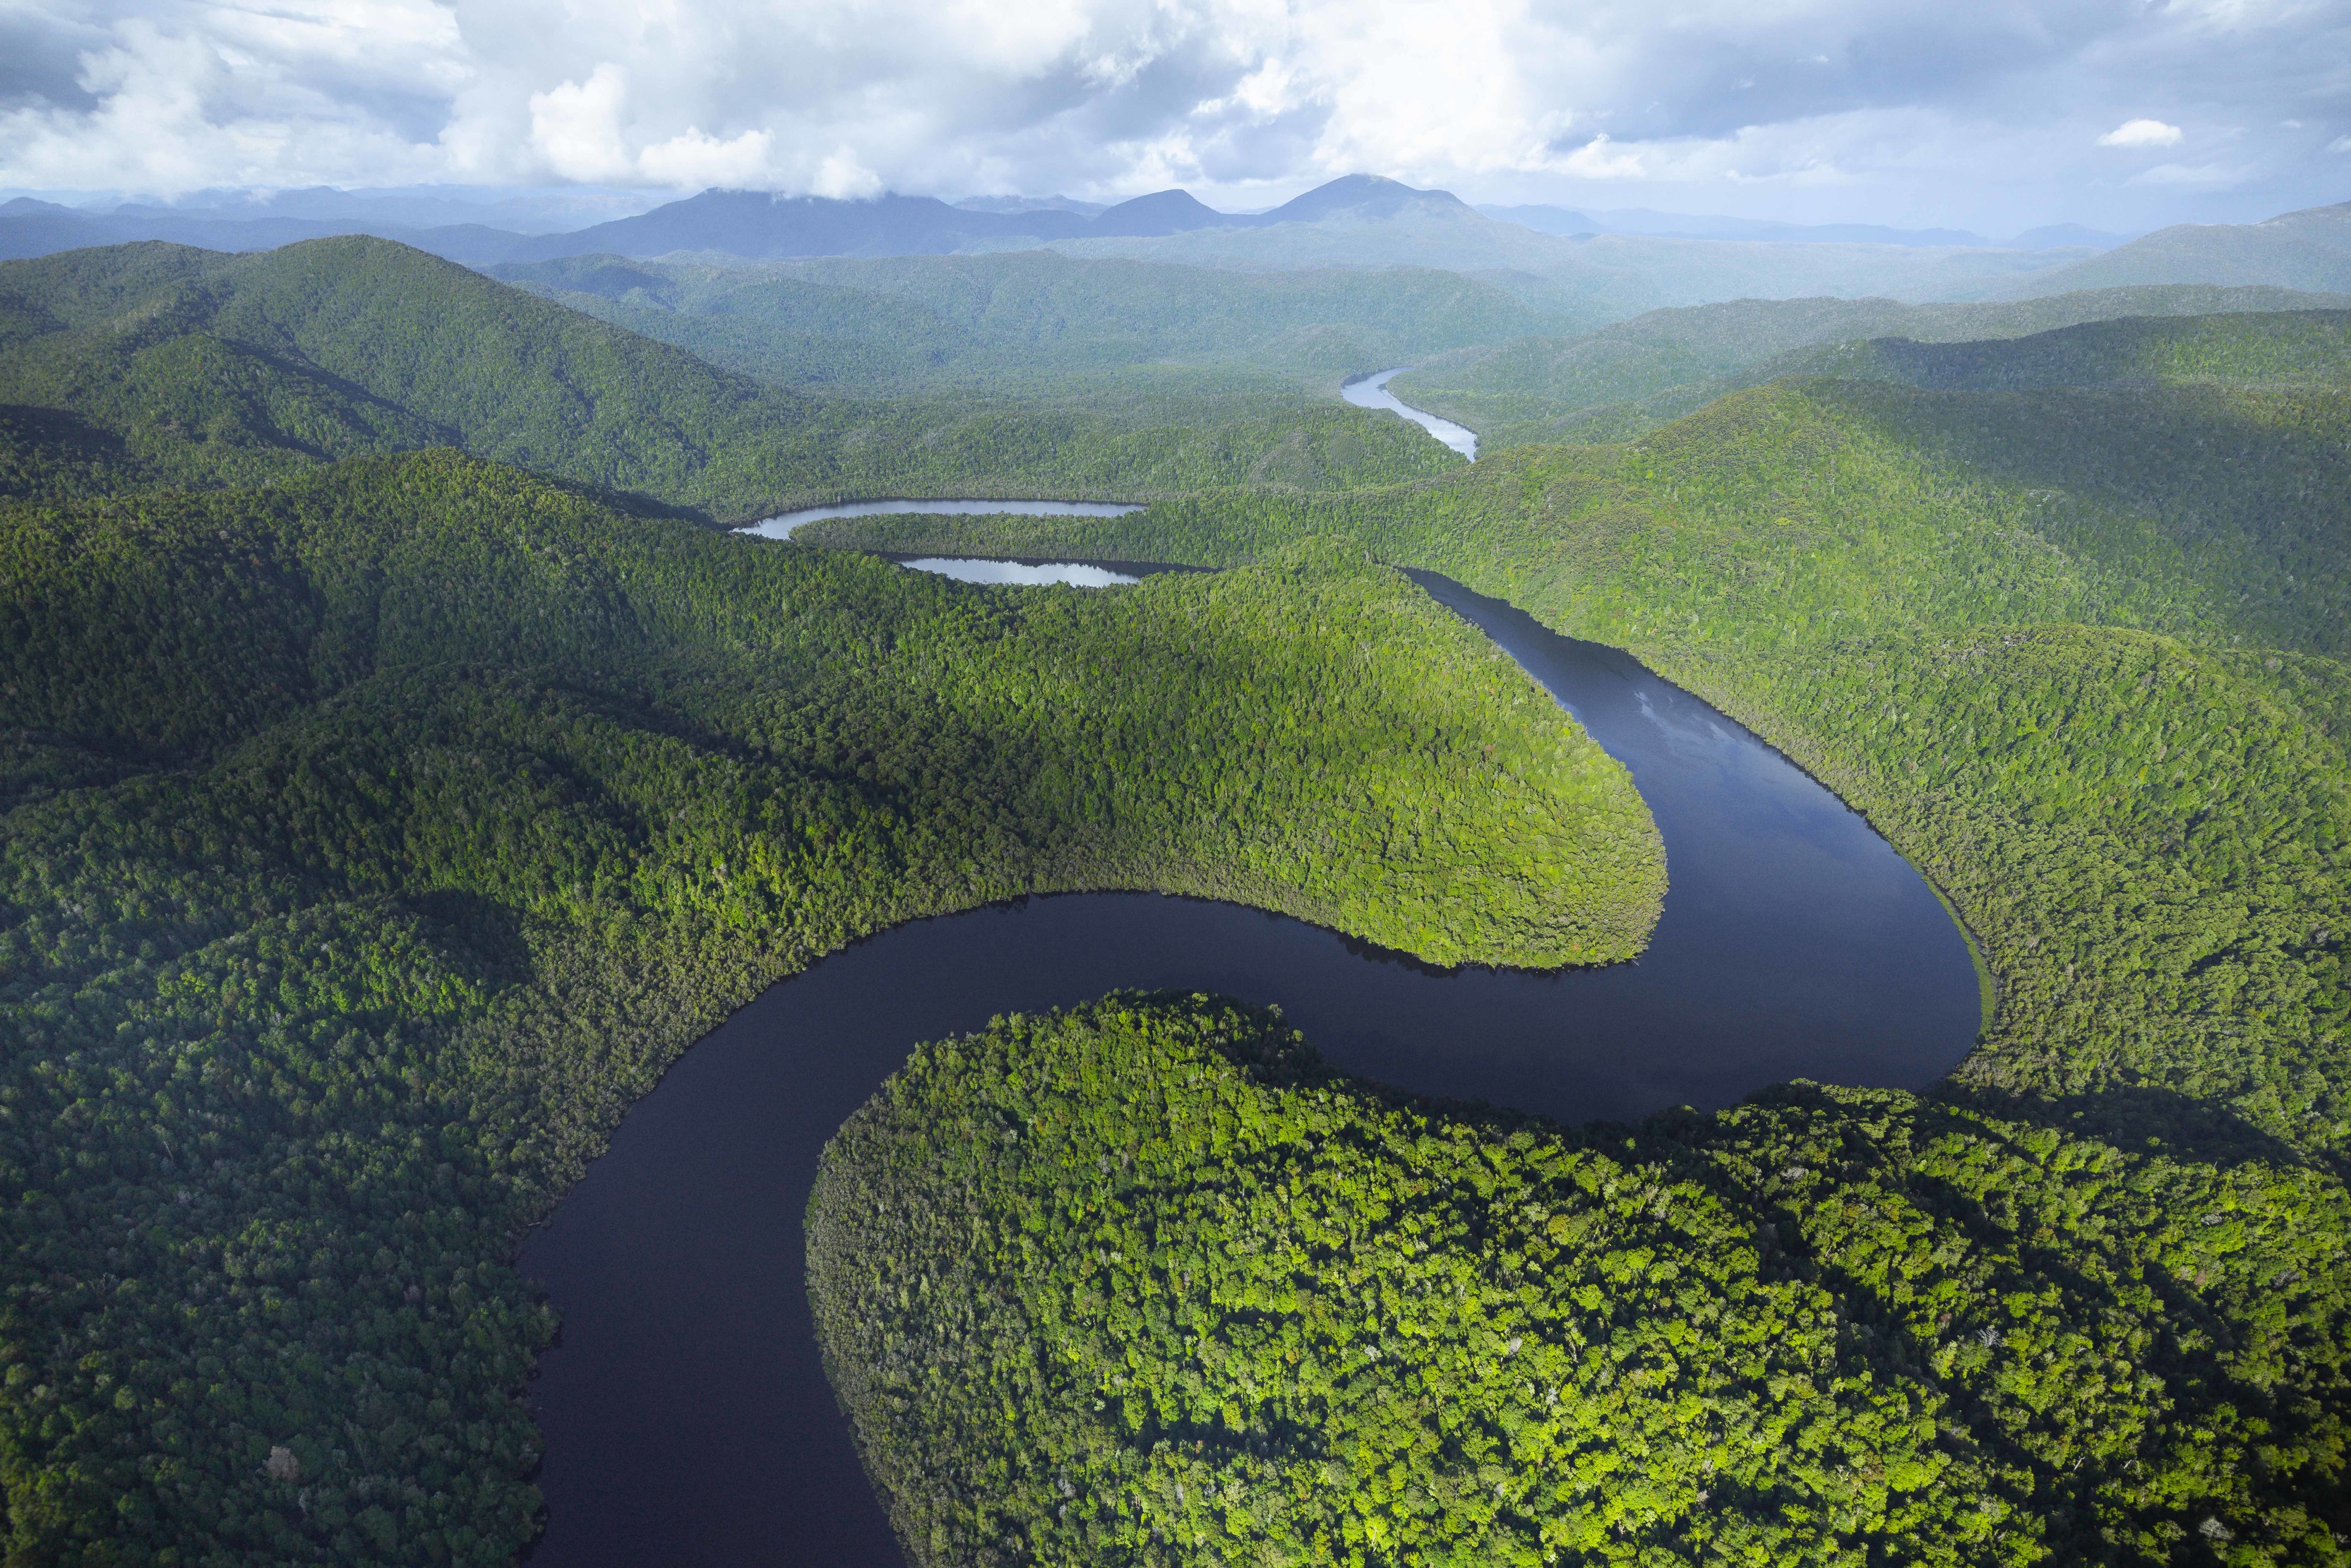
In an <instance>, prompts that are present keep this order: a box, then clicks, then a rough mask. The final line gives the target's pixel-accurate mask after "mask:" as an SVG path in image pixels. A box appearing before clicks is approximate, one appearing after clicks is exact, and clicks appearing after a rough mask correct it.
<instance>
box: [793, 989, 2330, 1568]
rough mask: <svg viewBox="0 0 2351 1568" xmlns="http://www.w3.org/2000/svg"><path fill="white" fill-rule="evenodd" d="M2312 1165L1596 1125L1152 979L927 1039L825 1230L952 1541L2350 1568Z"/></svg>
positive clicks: (854, 1382)
mask: <svg viewBox="0 0 2351 1568" xmlns="http://www.w3.org/2000/svg"><path fill="white" fill-rule="evenodd" d="M2346 1225H2351V1208H2346V1203H2345V1200H2344V1195H2343V1192H2342V1189H2341V1187H2340V1186H2339V1185H2338V1184H2336V1183H2334V1182H2332V1181H2330V1180H2328V1179H2326V1178H2325V1177H2322V1176H2315V1175H2314V1174H2312V1173H2307V1172H2301V1171H2295V1170H2291V1169H2288V1170H2277V1169H2273V1168H2267V1167H2263V1166H2259V1165H2250V1164H2225V1165H2214V1164H2202V1163H2193V1162H2184V1161H2179V1160H2175V1159H2169V1158H2165V1157H2161V1156H2156V1155H2145V1154H2137V1153H2132V1152H2129V1151H2126V1150H2125V1149H2122V1148H2119V1147H2116V1146H2115V1145H2110V1144H2105V1143H2101V1142H2096V1141H2094V1140H2090V1139H2085V1138H2083V1137H2080V1136H2069V1135H2067V1134H2063V1133H2061V1132H2058V1131H2056V1130H2053V1129H2049V1128H2045V1127H2040V1126H2035V1125H2032V1124H2028V1123H2022V1122H2018V1121H2015V1120H2012V1119H2011V1120H2003V1119H2001V1118H1999V1117H1995V1116H1990V1115H1986V1114H1983V1113H1979V1112H1976V1111H1972V1110H1969V1109H1966V1108H1963V1107H1959V1106H1948V1105H1945V1106H1938V1105H1928V1104H1923V1103H1920V1102H1917V1101H1916V1100H1914V1099H1912V1098H1910V1097H1908V1096H1905V1095H1897V1094H1886V1093H1867V1092H1840V1091H1822V1090H1817V1089H1813V1088H1809V1087H1803V1086H1798V1087H1796V1088H1793V1089H1790V1090H1786V1091H1782V1092H1778V1093H1776V1094H1774V1095H1771V1096H1769V1097H1766V1098H1765V1099H1764V1100H1763V1101H1762V1102H1761V1103H1757V1104H1754V1105H1750V1106H1747V1107H1743V1108H1741V1109H1740V1110H1739V1111H1736V1112H1732V1113H1727V1114H1725V1115H1722V1116H1719V1117H1706V1118H1701V1117H1696V1116H1688V1115H1684V1116H1681V1117H1677V1118H1668V1119H1666V1120H1663V1121H1661V1122H1659V1123H1657V1124H1652V1125H1650V1126H1648V1127H1646V1128H1643V1129H1640V1130H1637V1131H1633V1132H1630V1133H1628V1132H1627V1130H1625V1129H1622V1128H1615V1129H1609V1128H1595V1129H1592V1130H1590V1131H1587V1132H1584V1133H1580V1134H1571V1133H1566V1132H1563V1131H1562V1130H1560V1129H1557V1128H1554V1127H1550V1126H1547V1125H1544V1124H1541V1123H1537V1122H1533V1121H1517V1120H1513V1119H1511V1118H1510V1117H1508V1116H1507V1115H1471V1114H1468V1113H1464V1112H1462V1111H1460V1110H1458V1109H1454V1108H1448V1107H1446V1106H1442V1105H1437V1104H1430V1103H1413V1102H1407V1101H1402V1100H1397V1099H1392V1098H1386V1097H1384V1096H1382V1095H1380V1094H1378V1093H1377V1092H1373V1091H1369V1090H1367V1089H1365V1088H1364V1087H1363V1086H1361V1085H1356V1084H1353V1083H1350V1082H1345V1081H1343V1080H1341V1079H1338V1078H1336V1077H1334V1076H1332V1075H1331V1074H1329V1073H1327V1072H1325V1071H1322V1068H1321V1067H1320V1065H1319V1063H1318V1062H1317V1061H1316V1060H1315V1059H1314V1057H1313V1056H1312V1054H1311V1051H1309V1050H1308V1049H1307V1048H1306V1046H1305V1045H1304V1043H1303V1041H1302V1040H1300V1039H1299V1037H1298V1036H1296V1035H1295V1034H1291V1033H1288V1032H1287V1031H1285V1030H1283V1029H1282V1028H1281V1026H1280V1021H1279V1018H1278V1016H1277V1015H1273V1014H1270V1013H1266V1012H1260V1011H1256V1010H1253V1009H1244V1008H1241V1007H1238V1006H1237V1005H1234V1004H1231V1003H1227V1002H1222V1001H1217V1000H1214V999H1212V998H1204V997H1191V998H1181V997H1174V996H1160V997H1140V996H1114V997H1112V998H1107V999H1105V1000H1104V1001H1102V1002H1100V1003H1096V1004H1094V1005H1092V1007H1089V1008H1084V1009H1076V1010H1073V1011H1071V1012H1068V1013H1063V1014H1060V1015H1055V1016H1053V1017H1050V1018H1013V1019H999V1020H998V1021H997V1022H996V1023H995V1024H993V1025H992V1026H991V1027H990V1028H989V1029H988V1030H987V1031H986V1032H984V1033H982V1034H979V1035H976V1036H972V1037H968V1038H966V1039H962V1040H949V1041H943V1042H940V1043H938V1044H935V1045H931V1046H926V1047H924V1048H922V1049H920V1050H918V1051H916V1053H915V1056H914V1061H912V1062H911V1063H910V1064H909V1066H908V1067H907V1068H906V1069H905V1070H904V1071H901V1072H900V1073H899V1074H897V1075H896V1076H895V1077H894V1078H893V1079H892V1081H891V1082H890V1083H889V1084H887V1085H886V1086H885V1087H884V1088H883V1091H882V1092H880V1093H879V1094H877V1095H876V1096H875V1097H874V1099H873V1100H872V1102H871V1103H869V1104H868V1105H867V1106H866V1107H865V1109H863V1110H862V1111H861V1112H860V1113H858V1114H857V1115H856V1116H854V1117H852V1119H851V1121H850V1122H849V1123H848V1124H846V1125H845V1126H844V1127H843V1128H842V1130H841V1134H839V1135H838V1136H837V1137H836V1139H835V1140H834V1142H833V1144H832V1145H831V1147H830V1148H829V1149H828V1151H827V1154H826V1157H825V1162H824V1166H823V1169H822V1172H821V1175H820V1178H819V1182H818V1186H817V1189H816V1191H815V1194H814V1195H813V1197H812V1198H811V1200H810V1284H811V1291H812V1295H813V1297H814V1300H815V1302H816V1306H817V1312H818V1319H819V1324H820V1333H821V1335H822V1337H823V1339H824V1342H825V1344H826V1348H827V1352H828V1355H829V1357H830V1364H831V1367H832V1369H833V1372H834V1375H835V1379H836V1385H837V1386H838V1387H839V1388H840V1389H841V1395H842V1399H843V1402H844V1404H845V1405H846V1406H848V1408H849V1409H850V1411H851V1413H852V1416H854V1418H855V1420H856V1422H857V1426H858V1430H859V1434H860V1437H861V1440H862V1448H863V1451H864V1454H865V1457H866V1460H867V1463H868V1466H869V1468H870V1469H872V1472H873V1474H874V1476H875V1478H876V1479H877V1480H878V1481H879V1482H880V1483H881V1485H882V1486H883V1490H884V1494H885V1496H886V1497H887V1498H888V1499H889V1500H890V1503H891V1506H892V1513H893V1521H894V1522H895V1523H896V1525H897V1527H898V1530H899V1532H900V1534H901V1537H902V1539H904V1541H905V1542H906V1544H907V1546H908V1549H909V1553H910V1555H911V1556H912V1557H913V1558H914V1561H915V1562H916V1563H921V1564H924V1565H925V1568H936V1565H943V1564H950V1563H1008V1562H1036V1563H1085V1564H1115V1563H1348V1564H1373V1563H1430V1564H1437V1563H1460V1564H1469V1563H1478V1564H1485V1563H1527V1564H1537V1563H1551V1562H1574V1563H1698V1562H1708V1563H1756V1564H1764V1563H1799V1562H1802V1563H1839V1564H1855V1565H1858V1564H1863V1563H1891V1562H1901V1563H2030V1562H2034V1561H2040V1560H2043V1559H2045V1558H2048V1557H2050V1556H2052V1555H2054V1556H2056V1557H2058V1558H2060V1559H2061V1560H2072V1561H2089V1562H2100V1563H2126V1562H2139V1563H2164V1562H2168V1561H2171V1560H2172V1557H2173V1552H2174V1549H2175V1546H2176V1545H2177V1544H2178V1543H2179V1542H2182V1541H2183V1540H2193V1541H2197V1542H2203V1543H2209V1544H2210V1545H2212V1546H2214V1547H2217V1548H2223V1549H2224V1550H2223V1551H2222V1553H2221V1554H2222V1555H2223V1556H2224V1558H2225V1560H2227V1561H2230V1562H2232V1563H2247V1564H2251V1563H2270V1562H2283V1561H2305V1562H2341V1561H2343V1560H2344V1552H2343V1549H2342V1547H2341V1545H2340V1544H2339V1543H2337V1542H2335V1539H2334V1537H2333V1536H2332V1535H2331V1534H2330V1533H2329V1532H2328V1531H2327V1529H2326V1528H2325V1524H2324V1523H2323V1522H2321V1521H2320V1519H2318V1518H2314V1517H2313V1513H2312V1505H2313V1504H2317V1505H2319V1506H2320V1507H2321V1508H2324V1507H2325V1504H2326V1502H2327V1500H2328V1498H2327V1494H2328V1490H2329V1489H2330V1487H2331V1486H2332V1485H2334V1484H2337V1483H2339V1481H2340V1479H2341V1475H2342V1468H2343V1462H2344V1454H2343V1451H2342V1450H2343V1442H2344V1439H2345V1437H2346V1416H2345V1411H2346V1396H2351V1382H2346V1376H2345V1371H2346V1369H2345V1366H2344V1364H2343V1352H2342V1338H2343V1335H2344V1333H2345V1331H2346V1327H2351V1247H2346Z"/></svg>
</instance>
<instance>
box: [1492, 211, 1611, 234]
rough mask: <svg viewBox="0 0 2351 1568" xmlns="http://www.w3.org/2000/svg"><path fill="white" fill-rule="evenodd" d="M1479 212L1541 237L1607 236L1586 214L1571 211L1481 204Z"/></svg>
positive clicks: (1600, 226)
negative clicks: (1533, 232) (1528, 230)
mask: <svg viewBox="0 0 2351 1568" xmlns="http://www.w3.org/2000/svg"><path fill="white" fill-rule="evenodd" d="M1478 210H1479V212H1481V213H1483V214H1486V215H1487V216H1488V217H1489V218H1492V219H1494V220H1495V221H1496V222H1498V223H1505V224H1517V225H1520V226H1521V227H1523V228H1531V229H1532V230H1534V231H1535V233H1537V234H1541V235H1565V236H1567V237H1569V238H1573V237H1574V236H1576V235H1596V234H1602V233H1604V232H1606V231H1605V230H1604V228H1603V227H1602V225H1599V224H1596V223H1594V222H1593V221H1592V219H1591V218H1589V217H1588V216H1586V215H1585V214H1582V213H1579V212H1575V211H1573V209H1571V208H1567V207H1543V206H1531V207H1498V206H1491V205H1488V204H1484V203H1480V204H1479V207H1478Z"/></svg>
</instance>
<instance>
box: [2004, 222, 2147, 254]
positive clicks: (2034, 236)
mask: <svg viewBox="0 0 2351 1568" xmlns="http://www.w3.org/2000/svg"><path fill="white" fill-rule="evenodd" d="M2130 238H2131V236H2130V235H2118V234H2109V233H2108V232H2107V231H2106V230H2105V229H2093V228H2085V227H2083V226H2082V225H2080V224H2043V225H2041V227H2039V228H2037V229H2027V230H2025V231H2024V232H2023V233H2022V234H2021V235H2017V236H2016V237H2015V238H2014V239H2012V240H2011V241H2009V242H2008V243H2009V244H2011V245H2012V246H2015V247H2016V248H2017V249H2019V250H2059V249H2064V248H2068V247H2078V248H2080V249H2083V250H2112V249H2114V248H2115V246H2118V245H2128V244H2129V243H2130Z"/></svg>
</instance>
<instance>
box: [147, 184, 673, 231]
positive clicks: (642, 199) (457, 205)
mask: <svg viewBox="0 0 2351 1568" xmlns="http://www.w3.org/2000/svg"><path fill="white" fill-rule="evenodd" d="M653 205H655V203H654V202H653V201H651V200H649V199H648V198H647V197H646V195H645V193H642V192H637V191H605V190H597V189H594V188H590V187H565V188H562V189H558V190H531V189H508V188H503V187H498V188H493V187H477V186H463V185H460V186H435V185H412V186H405V187H396V188H387V189H375V190H350V191H347V190H342V189H340V188H338V187H336V186H333V185H310V186H305V187H303V188H301V189H298V190H290V191H249V190H235V189H217V190H209V191H198V192H194V193H191V194H188V195H185V196H180V197H176V198H174V199H173V200H172V201H170V202H152V201H151V202H125V203H122V204H119V205H117V206H115V207H113V208H112V209H110V212H109V213H108V214H107V215H109V216H111V217H121V218H145V219H172V218H200V219H208V220H215V221H218V220H226V221H230V222H236V221H243V220H252V219H259V218H300V219H307V220H308V221H310V222H313V223H323V224H332V225H342V228H341V232H344V233H351V232H356V230H368V231H372V230H374V229H378V228H386V229H394V230H398V231H400V232H402V233H403V234H405V233H413V232H419V231H423V230H430V229H444V228H476V227H482V228H492V229H497V230H502V231H505V232H507V233H509V234H525V235H539V234H557V233H560V232H563V231H566V230H570V229H576V228H580V227H581V226H583V225H588V224H593V223H604V222H609V221H610V220H611V219H613V218H624V217H629V216H632V215H633V214H637V213H641V212H643V211H645V210H646V209H647V208H649V207H651V206H653ZM354 225H356V229H355V227H354Z"/></svg>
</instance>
